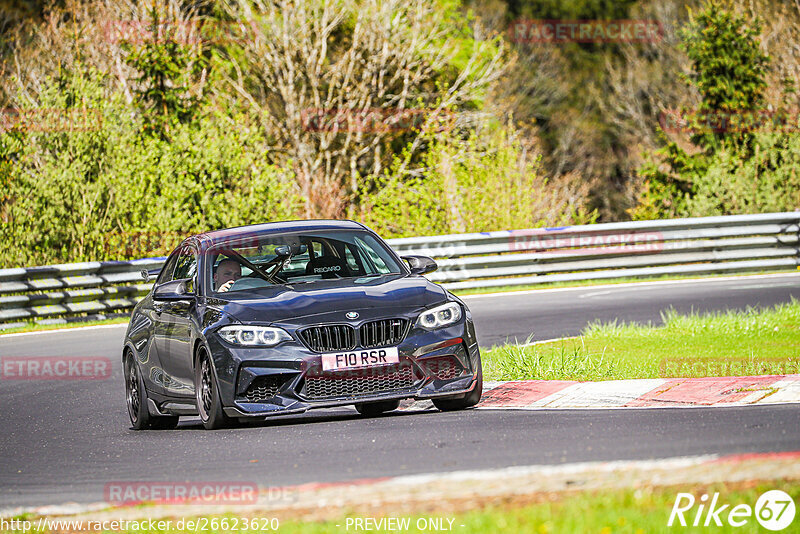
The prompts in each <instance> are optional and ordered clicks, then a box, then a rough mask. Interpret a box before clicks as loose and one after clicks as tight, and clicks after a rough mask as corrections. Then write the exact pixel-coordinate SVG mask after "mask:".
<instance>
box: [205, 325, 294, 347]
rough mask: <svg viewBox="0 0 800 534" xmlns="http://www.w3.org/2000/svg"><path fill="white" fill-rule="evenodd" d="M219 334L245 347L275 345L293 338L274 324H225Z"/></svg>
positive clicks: (233, 343)
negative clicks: (273, 325)
mask: <svg viewBox="0 0 800 534" xmlns="http://www.w3.org/2000/svg"><path fill="white" fill-rule="evenodd" d="M219 335H220V337H221V338H222V339H224V340H225V341H227V342H228V343H231V344H232V345H244V346H245V347H274V346H275V345H277V344H278V343H280V342H281V341H289V340H291V339H292V336H290V335H289V334H288V333H287V332H286V330H283V329H282V328H274V327H272V326H248V325H231V326H223V327H222V328H220V329H219Z"/></svg>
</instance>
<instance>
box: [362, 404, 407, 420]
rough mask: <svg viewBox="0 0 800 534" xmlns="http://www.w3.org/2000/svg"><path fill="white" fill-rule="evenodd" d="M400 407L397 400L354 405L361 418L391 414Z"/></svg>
mask: <svg viewBox="0 0 800 534" xmlns="http://www.w3.org/2000/svg"><path fill="white" fill-rule="evenodd" d="M399 407H400V401H399V400H388V401H380V402H365V403H362V404H356V410H358V413H360V414H361V415H363V416H366V417H375V416H378V415H380V414H382V413H385V412H391V411H392V410H396V409H397V408H399Z"/></svg>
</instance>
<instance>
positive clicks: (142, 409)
mask: <svg viewBox="0 0 800 534" xmlns="http://www.w3.org/2000/svg"><path fill="white" fill-rule="evenodd" d="M123 368H124V372H125V401H126V404H127V405H128V417H130V420H131V425H132V426H133V429H134V430H147V429H154V430H170V429H173V428H175V427H176V426H178V416H177V415H168V416H156V415H150V412H149V411H148V409H147V390H146V389H145V387H144V379H143V378H142V374H141V372H140V371H139V366H138V365H136V360H135V359H134V358H133V356H132V355H131V353H130V352H128V353H127V354H126V355H125V360H124V362H123Z"/></svg>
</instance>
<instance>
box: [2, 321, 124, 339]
mask: <svg viewBox="0 0 800 534" xmlns="http://www.w3.org/2000/svg"><path fill="white" fill-rule="evenodd" d="M107 328H128V323H117V324H95V325H91V326H76V327H74V328H57V329H54V330H34V331H33V332H17V333H14V334H3V333H0V339H3V338H7V337H19V336H32V335H36V334H63V333H64V332H85V331H86V330H105V329H107Z"/></svg>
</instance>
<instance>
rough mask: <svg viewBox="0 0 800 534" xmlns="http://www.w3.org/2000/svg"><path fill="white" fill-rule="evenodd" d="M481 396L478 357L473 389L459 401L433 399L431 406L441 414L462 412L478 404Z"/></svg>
mask: <svg viewBox="0 0 800 534" xmlns="http://www.w3.org/2000/svg"><path fill="white" fill-rule="evenodd" d="M481 395H483V366H482V365H481V358H480V356H478V378H477V381H476V384H475V389H473V390H472V391H470V392H469V393H467V394H466V395H465V396H464V397H462V398H460V399H448V398H447V397H444V398H440V399H433V405H434V406H436V408H438V409H439V410H441V411H443V412H452V411H455V410H464V409H466V408H472V407H473V406H475V405H476V404H478V403H479V402H480V400H481Z"/></svg>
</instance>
